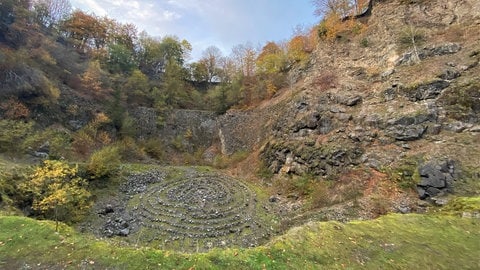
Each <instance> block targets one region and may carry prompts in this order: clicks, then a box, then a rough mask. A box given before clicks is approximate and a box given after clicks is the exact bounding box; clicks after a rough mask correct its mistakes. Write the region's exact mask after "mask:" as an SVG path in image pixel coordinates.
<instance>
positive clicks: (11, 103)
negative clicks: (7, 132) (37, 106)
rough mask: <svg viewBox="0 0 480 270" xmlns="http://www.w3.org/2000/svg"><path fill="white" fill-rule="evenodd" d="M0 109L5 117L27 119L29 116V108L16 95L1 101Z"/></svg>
mask: <svg viewBox="0 0 480 270" xmlns="http://www.w3.org/2000/svg"><path fill="white" fill-rule="evenodd" d="M0 109H2V110H3V111H4V113H3V116H4V117H5V118H6V119H11V120H21V119H27V118H28V117H29V116H30V110H29V109H28V108H27V106H25V104H23V103H22V102H20V101H19V100H18V98H16V97H10V98H9V99H7V100H5V101H3V102H1V103H0Z"/></svg>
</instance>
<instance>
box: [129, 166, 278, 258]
mask: <svg viewBox="0 0 480 270" xmlns="http://www.w3.org/2000/svg"><path fill="white" fill-rule="evenodd" d="M152 175H158V177H156V179H151V178H152ZM142 178H143V183H144V185H142V181H136V182H135V184H134V183H131V186H135V185H136V186H135V188H126V189H125V192H127V194H128V193H130V195H132V196H130V201H129V202H128V208H127V210H128V211H129V212H130V214H131V216H134V217H135V218H136V219H137V220H138V230H137V231H136V232H135V233H133V234H131V235H130V236H129V238H133V239H139V240H140V241H142V242H147V243H150V244H153V245H154V246H156V247H159V248H165V249H177V250H182V251H205V250H209V249H211V248H214V247H227V246H241V247H250V246H256V245H259V244H261V243H263V242H265V240H267V239H268V238H269V236H270V235H271V233H272V232H271V230H273V229H272V228H271V227H270V226H266V223H268V218H266V217H267V216H268V215H267V213H266V211H265V209H264V208H263V207H261V206H260V205H258V202H257V199H256V195H255V193H254V192H252V191H251V190H250V189H249V188H248V187H247V185H245V184H243V183H242V182H240V181H238V180H236V179H233V178H230V177H227V176H225V175H221V174H218V173H215V172H208V171H207V172H203V171H202V172H200V171H197V170H195V169H176V171H175V172H169V173H168V174H167V175H166V176H165V174H152V173H151V172H149V173H145V174H143V175H133V176H132V177H130V179H129V181H131V180H139V179H142ZM127 185H128V184H127ZM133 194H134V195H133ZM259 206H260V207H259ZM265 220H267V222H265Z"/></svg>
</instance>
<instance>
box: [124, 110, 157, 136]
mask: <svg viewBox="0 0 480 270" xmlns="http://www.w3.org/2000/svg"><path fill="white" fill-rule="evenodd" d="M129 114H130V116H131V117H132V118H133V119H135V120H136V121H135V123H134V125H135V131H136V135H137V136H138V137H139V138H147V137H150V136H152V135H154V134H155V133H156V132H157V119H158V116H157V113H156V111H155V109H153V108H147V107H136V108H134V109H132V110H130V111H129Z"/></svg>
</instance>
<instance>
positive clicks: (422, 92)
mask: <svg viewBox="0 0 480 270" xmlns="http://www.w3.org/2000/svg"><path fill="white" fill-rule="evenodd" d="M449 86H450V83H449V82H448V81H445V80H436V81H433V82H430V83H426V84H421V85H419V86H417V87H415V88H411V89H409V90H408V91H405V94H406V96H407V97H408V99H409V100H411V101H419V100H426V99H434V98H436V97H437V96H438V95H440V94H441V93H442V91H443V90H444V89H445V88H447V87H449Z"/></svg>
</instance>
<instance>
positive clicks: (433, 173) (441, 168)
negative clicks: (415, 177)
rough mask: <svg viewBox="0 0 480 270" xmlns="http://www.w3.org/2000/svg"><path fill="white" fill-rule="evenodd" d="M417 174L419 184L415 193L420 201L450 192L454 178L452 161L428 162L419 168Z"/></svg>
mask: <svg viewBox="0 0 480 270" xmlns="http://www.w3.org/2000/svg"><path fill="white" fill-rule="evenodd" d="M418 172H419V174H420V183H418V184H417V191H418V195H419V197H420V198H421V199H425V198H427V197H434V196H437V195H443V194H445V193H446V192H451V191H452V188H453V182H454V180H455V178H456V175H455V165H454V162H453V161H452V160H433V161H430V162H428V163H426V164H424V165H422V166H421V167H419V169H418Z"/></svg>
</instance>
